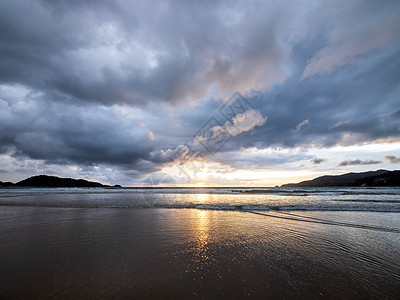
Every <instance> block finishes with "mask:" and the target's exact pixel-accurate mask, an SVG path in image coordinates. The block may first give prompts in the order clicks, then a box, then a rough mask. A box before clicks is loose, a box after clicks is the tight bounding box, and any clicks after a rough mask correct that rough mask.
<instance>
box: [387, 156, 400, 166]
mask: <svg viewBox="0 0 400 300" xmlns="http://www.w3.org/2000/svg"><path fill="white" fill-rule="evenodd" d="M385 158H386V159H387V160H389V162H390V163H391V164H397V163H399V162H400V158H399V157H396V156H394V155H386V156H385Z"/></svg>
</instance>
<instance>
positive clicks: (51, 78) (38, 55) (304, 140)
mask: <svg viewBox="0 0 400 300" xmlns="http://www.w3.org/2000/svg"><path fill="white" fill-rule="evenodd" d="M399 5H400V4H399V3H398V2H396V1H392V2H387V3H385V5H382V3H381V2H380V1H374V0H371V1H368V2H365V1H358V0H356V1H352V2H351V3H345V5H344V3H341V2H309V1H299V2H296V3H294V4H293V3H292V4H291V5H290V6H288V5H287V3H278V2H271V1H266V2H256V1H254V2H248V1H237V2H235V3H232V2H229V1H226V2H225V1H219V2H218V3H217V4H215V3H212V2H207V1H205V2H204V1H203V2H191V1H189V2H182V1H171V2H168V3H160V4H159V5H157V6H154V5H153V4H149V3H144V2H143V3H142V2H132V3H129V2H126V1H120V0H117V1H113V2H108V1H103V0H99V1H86V2H77V1H69V2H68V1H47V0H45V1H36V2H35V1H29V2H26V1H0V35H1V37H2V38H1V40H0V57H1V58H2V59H1V60H0V128H1V130H0V155H3V156H4V158H2V159H1V161H0V169H3V170H8V169H10V170H13V171H14V172H15V173H18V172H20V174H22V173H23V172H25V173H24V174H28V173H29V174H35V173H43V172H44V171H48V172H51V173H52V174H57V173H60V174H61V173H62V174H64V173H63V172H65V174H66V175H68V174H67V173H68V172H69V174H73V175H74V176H75V175H76V176H81V177H85V176H91V177H95V176H96V177H98V178H101V180H111V181H112V180H118V181H119V180H121V181H123V180H124V182H130V180H133V178H134V179H135V180H136V179H140V178H141V177H146V176H147V175H148V174H150V173H152V172H157V171H160V169H162V168H163V167H164V166H165V165H168V164H170V163H171V162H185V161H186V160H187V159H190V158H191V157H192V155H193V153H197V152H196V151H203V152H202V153H203V154H205V155H208V157H207V159H212V160H214V161H215V162H217V163H218V162H220V163H223V164H226V165H236V166H237V167H238V168H246V164H247V165H248V166H249V167H254V168H267V167H268V166H270V165H273V166H278V165H280V164H281V165H284V164H285V162H287V163H288V164H290V163H292V162H293V163H295V162H296V166H298V165H299V164H300V161H303V160H304V163H305V162H306V161H310V160H311V159H312V158H313V157H315V156H313V155H308V154H307V155H306V154H298V153H291V154H288V155H284V156H279V155H277V156H274V157H264V156H266V155H264V156H263V155H262V154H257V155H254V156H251V155H249V157H248V158H246V157H243V156H241V155H240V154H239V151H240V149H241V148H243V149H258V150H260V151H262V150H266V149H267V150H268V149H277V148H280V149H288V150H291V149H303V150H305V149H308V148H321V149H325V148H330V147H334V146H338V145H340V146H343V147H348V146H352V145H358V144H363V143H370V144H371V143H383V142H396V141H398V140H399V138H400V133H399V128H400V118H399V113H400V107H399V104H398V99H399V97H400V91H399V89H398V83H399V82H400V72H399V68H398V65H399V64H400V46H399V45H400V35H399V31H398V30H397V28H398V25H399V23H398V22H399V20H398V18H396V16H395V14H396V12H397V11H399ZM21 15H23V16H26V17H24V18H21V17H20V16H21ZM321 75H324V76H321ZM235 91H239V92H241V93H242V94H243V96H245V98H246V99H247V100H248V101H249V102H251V103H252V107H253V109H252V110H246V111H242V112H240V113H235V114H234V115H232V117H231V118H229V121H227V118H225V117H223V116H222V115H221V114H220V108H221V107H222V105H223V104H224V103H225V100H228V99H229V97H230V96H231V95H232V94H233V93H234V92H235ZM266 116H268V121H266V120H267V117H266ZM211 117H213V118H214V119H213V120H214V121H215V122H214V123H212V122H210V123H207V124H208V125H209V127H207V128H206V129H207V130H205V135H203V134H202V133H203V132H201V130H202V127H203V125H204V124H205V122H208V121H209V120H211ZM310 120H312V126H310V125H311V121H310ZM350 120H351V122H350ZM332 124H333V125H332ZM305 129H306V130H305ZM199 132H200V133H199ZM294 132H295V134H293V133H294ZM193 137H195V138H196V139H195V141H197V142H200V141H201V140H202V141H208V140H210V139H211V138H215V139H216V140H217V141H218V140H220V141H223V142H226V143H225V144H224V146H223V148H218V151H219V152H218V153H215V151H214V152H213V154H214V155H213V156H212V155H211V154H210V153H209V152H207V151H205V149H204V147H203V148H202V145H201V144H200V143H199V144H197V146H195V145H194V144H195V143H194V141H193ZM228 138H229V139H228ZM185 147H187V148H188V149H186V148H185ZM211 152H212V151H211ZM244 152H245V151H244ZM389 153H390V152H389ZM318 156H319V155H318ZM371 158H374V160H377V159H379V158H377V157H371ZM315 159H317V158H315ZM396 159H397V158H396ZM102 174H104V175H102ZM15 176H17V175H15ZM123 178H125V179H123ZM115 183H120V182H115Z"/></svg>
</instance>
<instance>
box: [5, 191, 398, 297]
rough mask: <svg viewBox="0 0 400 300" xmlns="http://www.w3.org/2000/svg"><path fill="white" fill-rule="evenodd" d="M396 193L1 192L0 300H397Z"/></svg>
mask: <svg viewBox="0 0 400 300" xmlns="http://www.w3.org/2000/svg"><path fill="white" fill-rule="evenodd" d="M399 196H400V189H399V188H121V189H114V188H2V189H0V299H22V298H23V299H26V298H29V299H53V298H57V299H65V298H68V299H71V298H73V299H83V298H84V299H88V298H89V299H90V298H91V299H94V298H95V299H104V298H107V299H108V298H113V299H126V298H135V299H154V298H157V299H159V298H174V299H188V298H194V299H207V298H208V299H217V298H218V299H220V298H250V299H260V298H263V299H398V296H399V295H400V197H399Z"/></svg>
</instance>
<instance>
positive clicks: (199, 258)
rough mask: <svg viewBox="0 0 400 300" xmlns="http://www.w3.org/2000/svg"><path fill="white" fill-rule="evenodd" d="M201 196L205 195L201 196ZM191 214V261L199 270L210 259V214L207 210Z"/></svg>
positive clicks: (194, 211) (195, 211)
mask: <svg viewBox="0 0 400 300" xmlns="http://www.w3.org/2000/svg"><path fill="white" fill-rule="evenodd" d="M199 196H200V195H199ZM201 196H207V195H204V194H201ZM193 214H194V218H193V220H194V223H193V233H194V239H195V240H194V242H195V243H194V249H193V250H194V251H193V257H192V261H193V263H194V264H195V265H198V266H199V268H200V269H201V268H203V267H205V266H207V264H208V261H209V259H210V257H209V254H208V247H207V245H208V243H209V238H210V212H209V211H207V210H193Z"/></svg>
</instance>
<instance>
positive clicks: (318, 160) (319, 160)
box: [311, 157, 326, 165]
mask: <svg viewBox="0 0 400 300" xmlns="http://www.w3.org/2000/svg"><path fill="white" fill-rule="evenodd" d="M324 161H326V159H323V158H317V157H315V158H313V159H312V160H311V162H312V163H313V164H314V165H319V164H320V163H323V162H324Z"/></svg>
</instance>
